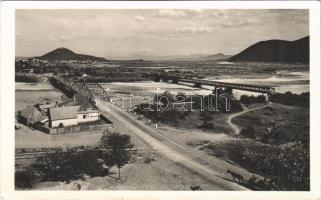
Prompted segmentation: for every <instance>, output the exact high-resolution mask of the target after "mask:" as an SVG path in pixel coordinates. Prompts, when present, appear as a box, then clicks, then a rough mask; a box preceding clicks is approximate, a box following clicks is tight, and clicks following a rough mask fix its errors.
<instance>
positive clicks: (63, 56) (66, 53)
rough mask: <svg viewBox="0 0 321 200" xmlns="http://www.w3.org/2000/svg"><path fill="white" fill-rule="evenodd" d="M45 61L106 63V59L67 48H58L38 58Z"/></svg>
mask: <svg viewBox="0 0 321 200" xmlns="http://www.w3.org/2000/svg"><path fill="white" fill-rule="evenodd" d="M38 58H39V59H43V60H91V61H106V59H105V58H101V57H95V56H90V55H84V54H77V53H75V52H73V51H71V50H69V49H67V48H58V49H55V50H53V51H51V52H49V53H46V54H45V55H43V56H40V57H38Z"/></svg>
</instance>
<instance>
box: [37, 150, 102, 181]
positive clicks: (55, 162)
mask: <svg viewBox="0 0 321 200" xmlns="http://www.w3.org/2000/svg"><path fill="white" fill-rule="evenodd" d="M101 157H103V155H99V153H98V152H97V151H96V150H90V149H85V150H82V151H78V150H76V149H75V148H73V149H68V150H67V151H62V150H61V149H59V150H57V151H55V152H54V153H47V154H46V155H44V156H43V157H40V158H38V159H37V161H36V163H34V164H33V165H32V167H33V169H35V170H36V171H37V172H38V173H39V174H40V175H41V177H42V181H67V182H69V181H71V180H77V179H81V178H83V176H84V175H85V174H87V175H90V176H103V175H106V174H107V173H108V171H107V170H106V169H104V168H103V163H100V162H99V159H100V158H101Z"/></svg>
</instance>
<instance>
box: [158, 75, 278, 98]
mask: <svg viewBox="0 0 321 200" xmlns="http://www.w3.org/2000/svg"><path fill="white" fill-rule="evenodd" d="M155 80H156V81H161V80H163V81H168V82H171V83H175V84H177V83H179V82H182V83H192V84H194V87H201V86H202V85H207V86H213V87H214V91H216V89H223V90H225V91H228V92H230V93H232V90H233V89H235V90H243V91H250V92H257V93H262V94H268V95H271V94H274V93H275V88H273V87H269V86H262V85H248V84H239V83H227V82H219V81H209V80H202V79H189V78H179V77H177V76H163V75H157V76H156V78H155Z"/></svg>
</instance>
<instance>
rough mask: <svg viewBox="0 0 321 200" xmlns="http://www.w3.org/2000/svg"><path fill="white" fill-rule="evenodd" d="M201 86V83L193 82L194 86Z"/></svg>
mask: <svg viewBox="0 0 321 200" xmlns="http://www.w3.org/2000/svg"><path fill="white" fill-rule="evenodd" d="M201 86H202V84H200V83H194V87H197V88H200V87H201Z"/></svg>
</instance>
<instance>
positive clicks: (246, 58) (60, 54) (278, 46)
mask: <svg viewBox="0 0 321 200" xmlns="http://www.w3.org/2000/svg"><path fill="white" fill-rule="evenodd" d="M309 55H310V54H309V36H307V37H304V38H301V39H298V40H295V41H286V40H267V41H261V42H258V43H255V44H253V45H251V46H249V47H248V48H246V49H245V50H243V51H241V52H240V53H238V54H236V55H234V56H229V55H224V54H222V53H218V54H213V55H212V54H191V55H170V56H157V55H150V54H137V55H130V56H124V57H111V58H110V59H113V60H149V61H230V62H276V63H309ZM37 58H40V59H44V60H80V61H81V60H91V61H107V60H106V59H105V58H102V57H95V56H90V55H84V54H77V53H75V52H73V51H71V50H69V49H67V48H63V47H62V48H58V49H55V50H53V51H51V52H49V53H46V54H45V55H43V56H40V57H37Z"/></svg>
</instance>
